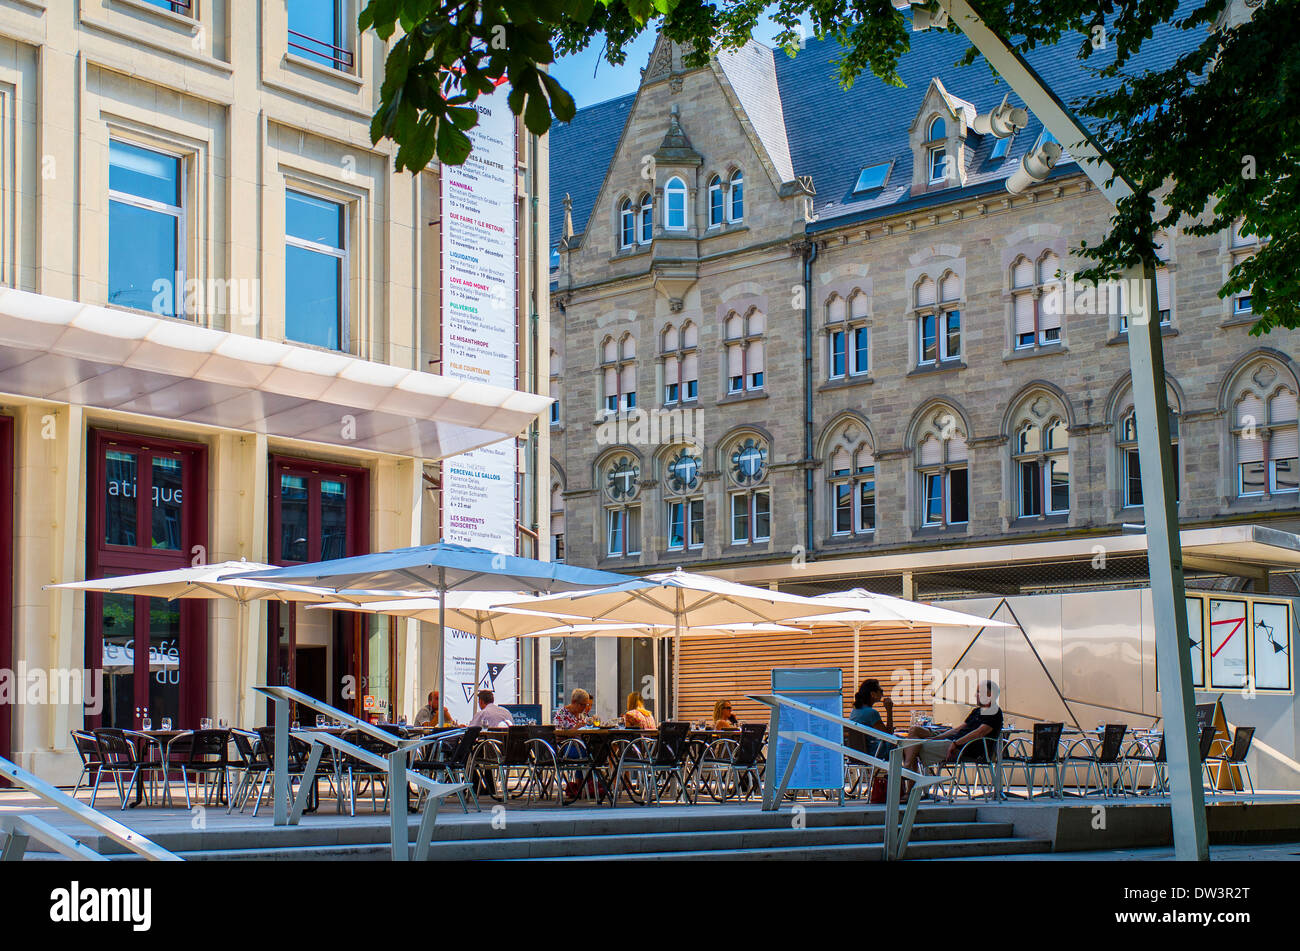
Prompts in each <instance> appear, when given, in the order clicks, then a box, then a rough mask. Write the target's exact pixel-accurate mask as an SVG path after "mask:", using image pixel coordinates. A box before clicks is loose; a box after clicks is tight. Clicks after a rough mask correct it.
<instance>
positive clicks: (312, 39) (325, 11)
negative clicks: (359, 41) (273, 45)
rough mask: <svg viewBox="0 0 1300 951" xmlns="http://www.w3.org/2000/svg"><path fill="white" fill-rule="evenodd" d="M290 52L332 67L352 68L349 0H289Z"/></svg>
mask: <svg viewBox="0 0 1300 951" xmlns="http://www.w3.org/2000/svg"><path fill="white" fill-rule="evenodd" d="M287 5H288V14H289V40H288V47H289V52H290V53H292V54H293V55H295V56H301V57H303V58H304V59H307V60H310V61H311V62H313V63H319V64H320V65H322V66H328V67H330V68H331V69H338V70H348V71H350V70H351V69H352V52H351V50H349V49H348V45H349V44H348V37H349V33H350V31H351V24H352V23H353V22H354V21H355V19H356V17H355V15H354V14H352V13H350V12H349V8H350V6H351V3H350V0H287Z"/></svg>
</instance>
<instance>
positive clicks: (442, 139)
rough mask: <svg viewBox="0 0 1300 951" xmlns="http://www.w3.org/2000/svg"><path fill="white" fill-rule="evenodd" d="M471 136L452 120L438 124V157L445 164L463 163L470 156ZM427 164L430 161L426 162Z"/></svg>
mask: <svg viewBox="0 0 1300 951" xmlns="http://www.w3.org/2000/svg"><path fill="white" fill-rule="evenodd" d="M470 148H471V143H470V140H469V136H467V135H466V134H465V133H464V132H462V131H460V129H458V128H456V127H455V126H454V125H452V124H451V123H450V122H440V123H439V124H438V159H439V161H441V162H442V163H443V164H444V165H463V164H465V160H466V159H467V158H469V152H470ZM425 164H426V165H427V164H428V162H426V163H425Z"/></svg>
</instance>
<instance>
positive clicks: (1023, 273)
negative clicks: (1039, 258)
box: [1011, 258, 1034, 287]
mask: <svg viewBox="0 0 1300 951" xmlns="http://www.w3.org/2000/svg"><path fill="white" fill-rule="evenodd" d="M1011 286H1012V287H1033V286H1034V265H1033V263H1032V262H1031V261H1030V260H1029V258H1020V259H1019V260H1018V261H1016V263H1015V266H1014V267H1012V269H1011Z"/></svg>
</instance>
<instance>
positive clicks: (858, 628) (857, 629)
mask: <svg viewBox="0 0 1300 951" xmlns="http://www.w3.org/2000/svg"><path fill="white" fill-rule="evenodd" d="M861 633H862V625H861V624H854V625H853V689H854V690H857V689H858V678H859V677H860V676H862V675H861V674H860V673H859V672H858V657H859V654H860V647H861V644H860V638H859V636H858V635H860V634H861Z"/></svg>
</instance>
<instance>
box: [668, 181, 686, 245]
mask: <svg viewBox="0 0 1300 951" xmlns="http://www.w3.org/2000/svg"><path fill="white" fill-rule="evenodd" d="M664 228H665V229H667V230H668V231H685V230H686V183H685V182H683V181H682V180H681V179H680V178H678V177H677V176H676V175H674V176H673V177H672V178H670V179H668V184H667V185H665V186H664Z"/></svg>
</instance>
